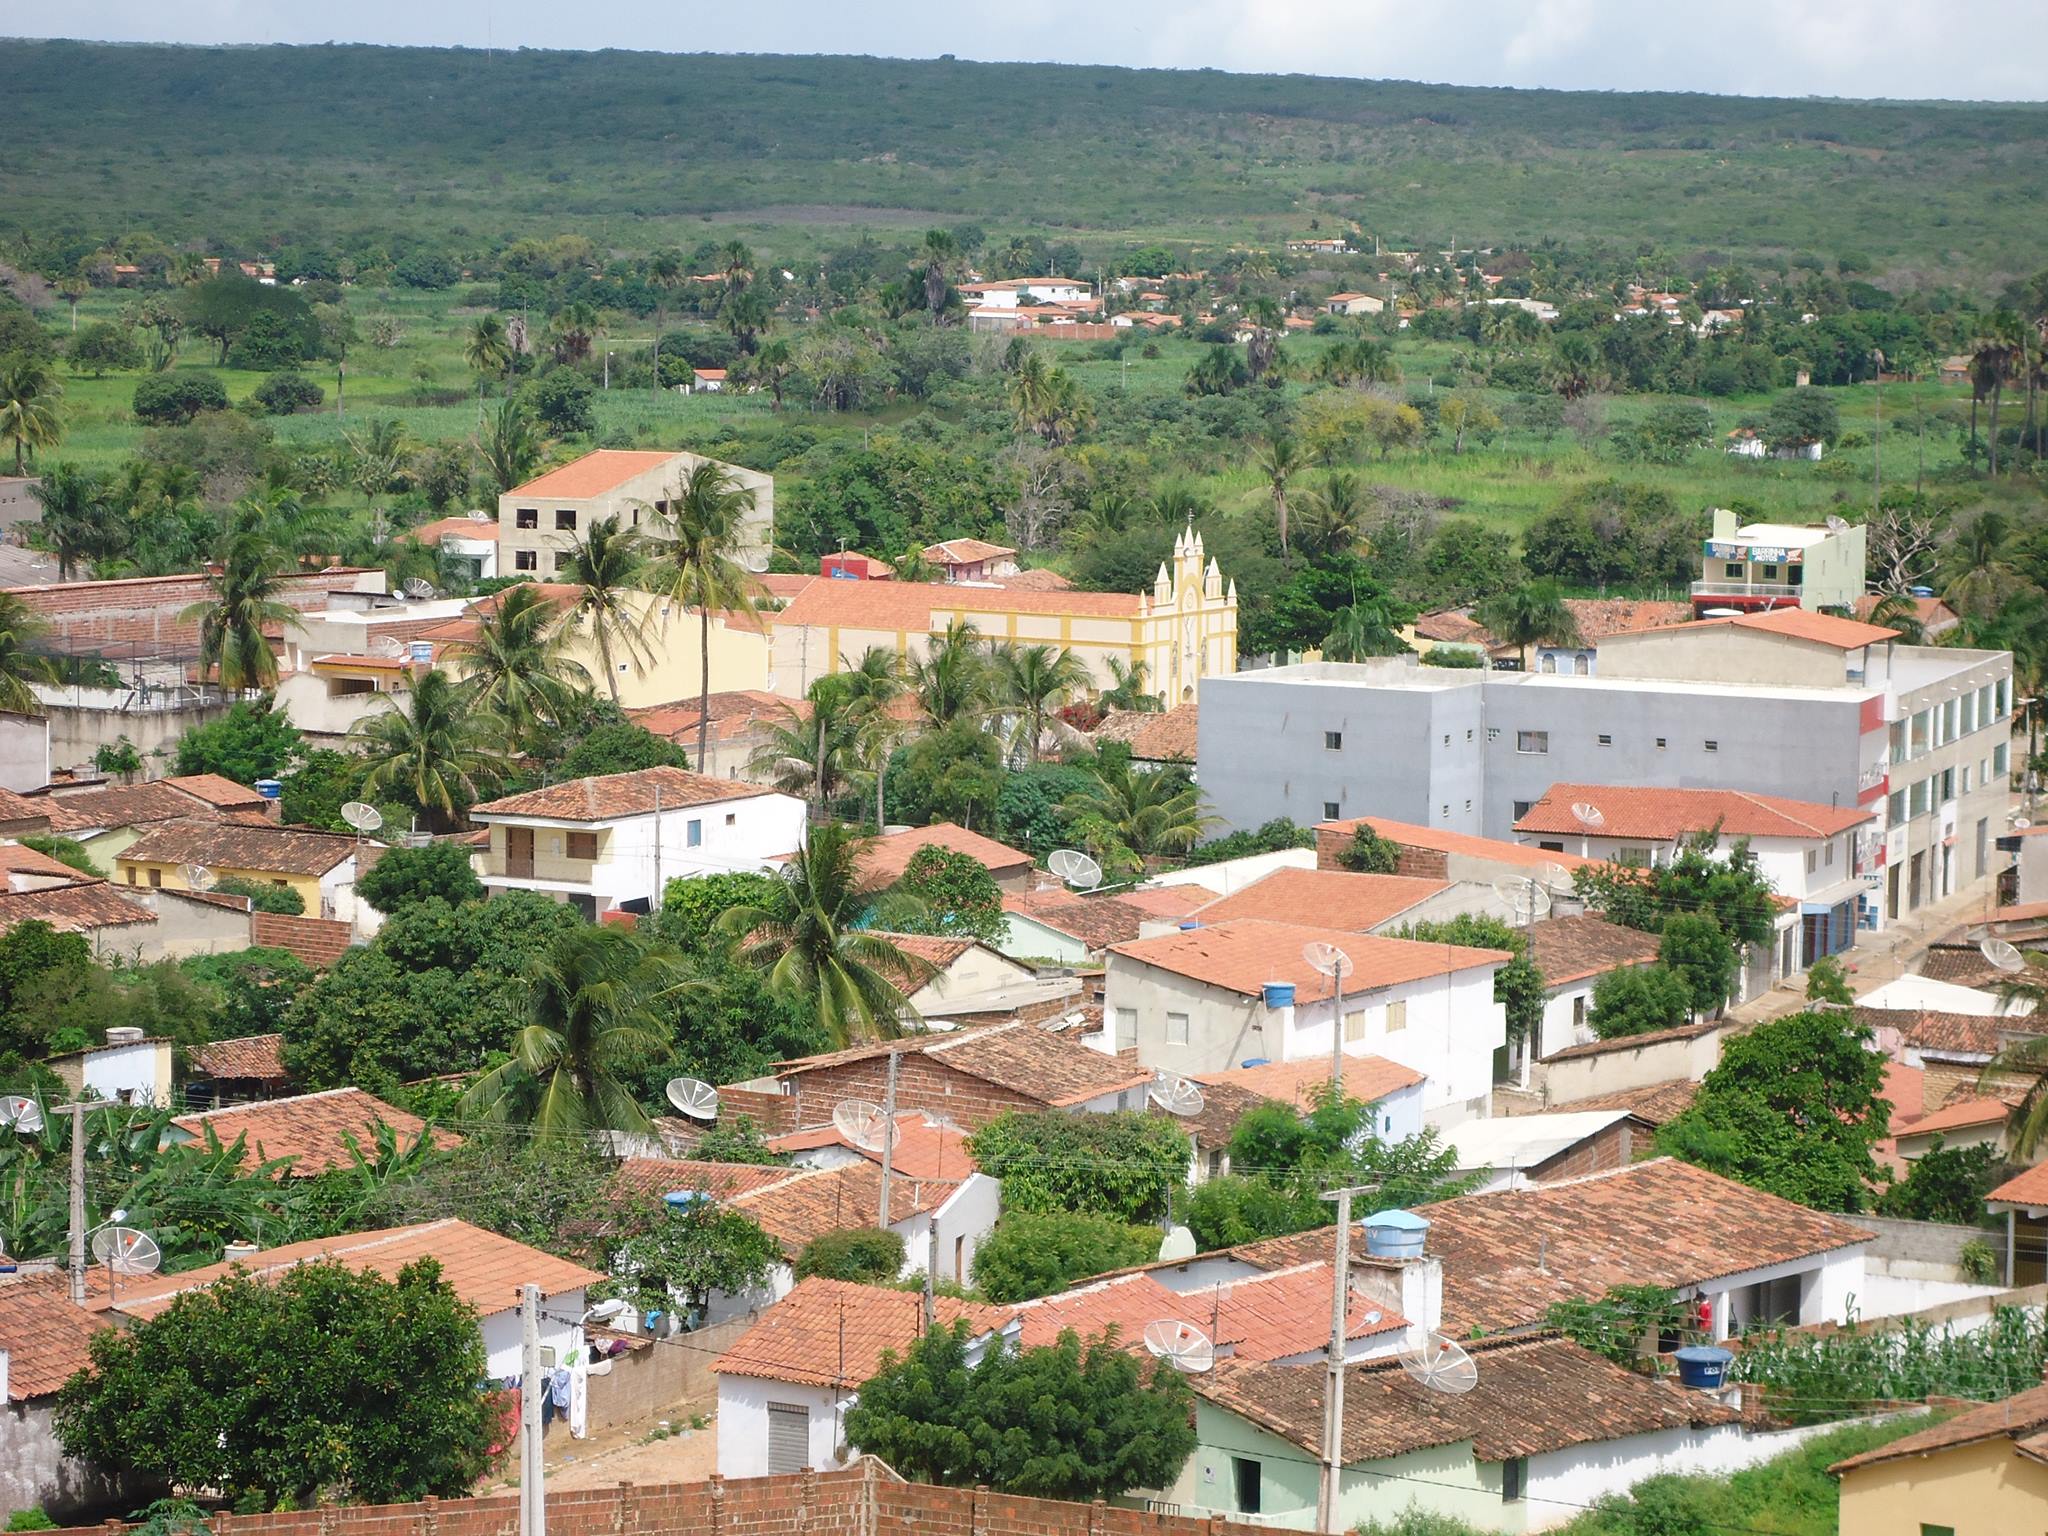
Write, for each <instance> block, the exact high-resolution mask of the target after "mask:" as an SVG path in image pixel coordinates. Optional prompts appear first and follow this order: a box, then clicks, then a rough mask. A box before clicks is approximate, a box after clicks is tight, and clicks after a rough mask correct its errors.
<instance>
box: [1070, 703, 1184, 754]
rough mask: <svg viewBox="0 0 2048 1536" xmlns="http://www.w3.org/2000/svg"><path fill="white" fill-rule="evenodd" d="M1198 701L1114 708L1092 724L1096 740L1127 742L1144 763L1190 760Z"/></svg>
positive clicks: (1133, 752)
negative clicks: (1170, 705)
mask: <svg viewBox="0 0 2048 1536" xmlns="http://www.w3.org/2000/svg"><path fill="white" fill-rule="evenodd" d="M1200 722H1201V706H1200V705H1199V704H1182V705H1180V706H1178V707H1177V708H1174V709H1169V710H1166V711H1165V712H1164V713H1161V712H1159V711H1156V710H1139V709H1115V710H1111V711H1110V712H1109V715H1108V717H1107V718H1106V719H1104V720H1103V722H1102V724H1100V725H1098V726H1097V727H1096V728H1095V732H1094V735H1095V739H1096V740H1097V741H1121V742H1127V743H1129V745H1130V748H1131V756H1132V757H1134V758H1136V759H1137V760H1138V761H1140V762H1146V763H1192V762H1193V761H1194V760H1195V732H1196V727H1197V726H1198V725H1199V724H1200Z"/></svg>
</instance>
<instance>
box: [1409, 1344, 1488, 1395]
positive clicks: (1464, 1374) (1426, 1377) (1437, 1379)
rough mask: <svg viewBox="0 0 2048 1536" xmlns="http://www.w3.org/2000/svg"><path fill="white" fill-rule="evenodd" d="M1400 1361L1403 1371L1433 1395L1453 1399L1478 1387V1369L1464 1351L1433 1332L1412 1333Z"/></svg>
mask: <svg viewBox="0 0 2048 1536" xmlns="http://www.w3.org/2000/svg"><path fill="white" fill-rule="evenodd" d="M1400 1358H1401V1366H1402V1368H1403V1369H1404V1370H1406V1371H1407V1372H1408V1374H1409V1375H1410V1376H1413V1377H1414V1378H1415V1379H1416V1380H1417V1381H1419V1382H1421V1383H1422V1384H1423V1385H1424V1386H1425V1387H1427V1388H1429V1390H1430V1391H1432V1392H1442V1393H1445V1394H1446V1395H1448V1396H1451V1397H1456V1396H1459V1395H1461V1394H1463V1393H1466V1392H1470V1391H1471V1390H1472V1389H1473V1388H1474V1387H1476V1386H1478V1385H1479V1367H1478V1366H1477V1365H1476V1364H1474V1363H1473V1360H1472V1357H1471V1356H1470V1355H1468V1354H1466V1353H1465V1350H1464V1347H1463V1346H1462V1345H1458V1344H1454V1343H1452V1342H1451V1341H1450V1340H1449V1339H1447V1338H1445V1337H1444V1336H1443V1335H1442V1334H1440V1333H1438V1332H1436V1331H1435V1330H1434V1329H1430V1328H1416V1329H1413V1330H1411V1331H1410V1332H1409V1335H1408V1345H1407V1347H1406V1348H1405V1349H1403V1350H1402V1351H1401V1356H1400Z"/></svg>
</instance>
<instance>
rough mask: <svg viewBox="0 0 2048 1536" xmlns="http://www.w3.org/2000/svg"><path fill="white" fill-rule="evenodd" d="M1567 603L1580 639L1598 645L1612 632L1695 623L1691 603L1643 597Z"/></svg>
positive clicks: (1578, 599)
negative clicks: (1661, 600)
mask: <svg viewBox="0 0 2048 1536" xmlns="http://www.w3.org/2000/svg"><path fill="white" fill-rule="evenodd" d="M1564 606H1565V609H1566V611H1567V612H1569V613H1570V614H1571V616H1572V619H1573V621H1574V622H1576V623H1577V625H1578V627H1579V638H1580V639H1581V640H1583V641H1585V642H1586V644H1588V645H1592V646H1597V645H1599V643H1600V642H1601V641H1602V640H1605V639H1606V638H1607V637H1608V636H1609V635H1619V634H1628V633H1633V632H1636V631H1640V630H1645V629H1665V628H1668V627H1669V626H1671V625H1674V624H1689V623H1691V622H1692V604H1690V603H1671V602H1660V601H1658V600H1656V599H1654V598H1641V597H1568V598H1566V599H1564Z"/></svg>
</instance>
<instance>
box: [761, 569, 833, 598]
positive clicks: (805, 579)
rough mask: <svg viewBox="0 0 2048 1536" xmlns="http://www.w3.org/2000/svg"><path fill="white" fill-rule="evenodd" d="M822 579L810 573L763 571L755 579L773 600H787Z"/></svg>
mask: <svg viewBox="0 0 2048 1536" xmlns="http://www.w3.org/2000/svg"><path fill="white" fill-rule="evenodd" d="M822 579H823V578H822V577H819V576H817V575H816V574H814V573H812V572H809V571H763V572H762V573H761V574H760V575H758V576H756V577H755V578H754V580H755V581H757V582H759V583H760V584H761V590H762V591H763V592H766V593H767V594H768V595H769V596H770V597H772V598H778V599H782V600H787V599H789V598H792V597H795V596H796V595H797V594H798V593H799V592H801V591H803V590H804V589H805V588H806V587H809V586H810V585H811V584H812V583H814V582H817V581H820V580H822Z"/></svg>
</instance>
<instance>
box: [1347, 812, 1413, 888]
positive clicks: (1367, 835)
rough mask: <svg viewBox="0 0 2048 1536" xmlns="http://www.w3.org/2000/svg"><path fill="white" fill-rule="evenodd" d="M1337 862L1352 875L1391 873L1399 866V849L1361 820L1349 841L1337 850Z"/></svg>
mask: <svg viewBox="0 0 2048 1536" xmlns="http://www.w3.org/2000/svg"><path fill="white" fill-rule="evenodd" d="M1337 863H1338V864H1339V865H1340V866H1341V867H1342V868H1344V869H1348V870H1350V871H1351V872H1352V873H1353V874H1354V875H1392V874H1398V873H1399V872H1400V868H1401V849H1400V845H1399V844H1397V843H1393V842H1390V841H1389V840H1388V839H1386V838H1384V837H1381V836H1380V835H1379V833H1377V832H1375V831H1373V829H1372V827H1371V826H1370V825H1369V824H1368V823H1366V822H1363V821H1361V822H1360V823H1359V824H1358V826H1357V828H1356V829H1355V830H1354V831H1353V832H1352V834H1351V841H1350V842H1349V843H1347V844H1345V845H1344V846H1343V847H1342V848H1340V849H1338V850H1337Z"/></svg>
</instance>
